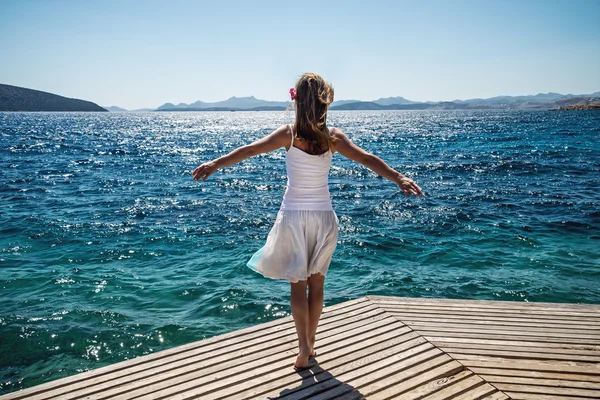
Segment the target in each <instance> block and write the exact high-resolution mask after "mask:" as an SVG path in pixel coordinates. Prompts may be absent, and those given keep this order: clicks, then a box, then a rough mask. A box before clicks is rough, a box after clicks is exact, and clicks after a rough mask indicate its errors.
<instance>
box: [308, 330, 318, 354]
mask: <svg viewBox="0 0 600 400" xmlns="http://www.w3.org/2000/svg"><path fill="white" fill-rule="evenodd" d="M315 339H316V338H315V336H314V335H313V337H311V338H310V341H309V344H310V356H311V357H316V356H317V352H316V351H315Z"/></svg>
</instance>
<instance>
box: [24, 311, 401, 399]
mask: <svg viewBox="0 0 600 400" xmlns="http://www.w3.org/2000/svg"><path fill="white" fill-rule="evenodd" d="M346 311H348V312H346V313H344V314H340V315H334V314H331V316H330V318H328V319H327V320H326V321H325V322H324V323H323V324H322V325H320V327H319V330H318V332H319V334H321V331H323V332H328V333H327V335H329V333H340V332H345V331H347V329H348V327H349V326H352V327H353V328H356V327H359V326H362V325H365V324H371V323H374V322H378V321H382V320H384V319H388V320H389V317H387V316H386V315H385V314H384V312H382V311H381V310H378V309H376V308H373V309H371V308H370V307H362V308H358V309H354V308H346ZM344 317H346V318H344ZM389 322H391V321H389ZM295 332H296V330H295V328H294V326H293V324H290V326H289V327H288V328H287V329H285V330H281V329H279V330H277V331H275V332H274V333H271V334H264V335H261V336H258V337H246V338H245V339H246V340H244V341H240V342H239V343H236V342H235V339H228V340H227V344H228V346H216V347H208V348H206V347H201V348H200V349H196V350H191V351H188V352H185V353H177V354H175V355H173V356H169V357H167V358H160V359H159V360H150V361H149V362H147V363H144V364H140V365H137V366H134V367H130V368H128V369H127V370H126V371H121V370H119V371H117V372H115V373H110V374H105V375H101V376H99V377H92V378H91V379H87V380H85V381H83V382H81V383H80V384H78V385H72V386H71V387H70V388H69V389H70V390H69V393H68V394H67V393H65V389H64V388H57V389H55V390H47V391H44V392H42V393H39V394H36V395H33V396H30V397H29V398H30V399H32V400H41V399H46V398H53V397H54V396H56V395H59V394H60V395H61V396H62V397H63V399H64V400H68V399H71V398H76V397H78V396H83V395H87V396H90V395H92V394H94V393H97V392H104V391H106V393H108V394H113V393H114V392H115V391H116V390H120V391H124V390H129V389H130V387H131V386H132V385H134V386H135V385H141V384H144V383H146V382H147V381H150V382H155V381H156V379H157V378H156V376H157V375H160V378H161V379H163V378H164V379H167V378H169V377H170V376H173V375H179V374H181V373H184V372H183V371H186V370H199V369H202V368H208V367H210V366H213V365H218V364H219V363H220V362H222V361H223V360H224V359H232V361H233V363H234V364H238V363H239V362H240V360H241V359H243V358H244V357H245V358H249V357H250V358H254V359H260V358H261V357H258V356H257V355H256V352H258V351H261V350H269V349H273V350H274V351H286V350H287V351H291V350H293V349H295V347H296V345H295V342H296V336H295ZM259 333H263V332H261V331H259ZM281 345H283V346H284V348H280V347H277V346H281ZM203 350H208V351H203ZM292 354H293V353H292ZM228 366H231V363H229V365H225V366H223V368H226V367H228ZM210 372H215V371H210V370H208V371H206V372H205V373H206V374H209V373H210ZM117 385H118V389H117V388H114V386H117ZM94 397H95V396H93V397H90V398H94Z"/></svg>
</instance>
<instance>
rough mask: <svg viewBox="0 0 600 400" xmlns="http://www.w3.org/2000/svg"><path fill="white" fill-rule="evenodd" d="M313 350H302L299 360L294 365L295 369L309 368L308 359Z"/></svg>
mask: <svg viewBox="0 0 600 400" xmlns="http://www.w3.org/2000/svg"><path fill="white" fill-rule="evenodd" d="M310 352H311V350H310V349H309V348H308V347H307V348H300V353H299V354H298V358H296V362H295V363H294V368H307V367H308V366H309V364H310V363H309V362H308V357H309V356H310Z"/></svg>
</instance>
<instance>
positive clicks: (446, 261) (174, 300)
mask: <svg viewBox="0 0 600 400" xmlns="http://www.w3.org/2000/svg"><path fill="white" fill-rule="evenodd" d="M292 117H293V115H292V113H285V112H237V113H231V112H229V113H211V112H206V113H140V114H118V113H117V114H86V113H79V114H78V113H0V200H1V203H0V204H1V205H2V207H1V208H0V271H1V275H0V278H1V279H0V283H1V284H0V393H5V392H8V391H12V390H16V389H18V388H22V387H28V386H32V385H35V384H39V383H43V382H47V381H50V380H53V379H57V378H60V377H64V376H67V375H71V374H74V373H76V372H81V371H85V370H88V369H91V368H97V367H100V366H103V365H106V364H109V363H114V362H117V361H121V360H125V359H128V358H132V357H135V356H139V355H143V354H148V353H151V352H156V351H159V350H163V349H166V348H169V347H173V346H177V345H181V344H183V343H188V342H191V341H195V340H199V339H203V338H206V337H210V336H214V335H217V334H221V333H224V332H228V331H231V330H235V329H239V328H242V327H246V326H249V325H253V324H256V323H260V322H264V321H268V320H272V319H275V318H279V317H283V316H286V315H289V314H290V308H289V304H288V290H289V289H288V284H287V283H285V282H279V281H271V280H268V279H265V278H263V277H262V276H260V275H258V274H256V273H255V272H253V271H252V270H250V269H248V268H247V267H246V266H245V265H246V262H247V261H248V259H249V257H250V256H251V255H252V254H253V252H254V251H256V250H257V249H259V248H260V247H261V246H262V244H263V241H264V239H265V237H266V235H267V233H268V231H269V229H270V227H271V224H272V223H273V221H274V218H275V215H276V213H277V210H278V207H279V203H280V201H281V196H282V194H283V190H284V187H285V162H284V150H280V151H277V152H274V153H271V154H267V155H262V156H258V157H256V158H254V159H251V160H247V161H246V162H244V163H242V164H239V165H236V166H233V167H230V168H227V169H225V170H223V171H219V172H217V173H216V174H215V175H213V176H212V177H211V178H210V179H209V181H207V182H205V183H199V182H195V181H193V180H192V178H191V174H190V173H191V171H192V170H193V169H194V168H195V167H196V166H197V165H198V164H199V163H201V162H202V161H206V160H209V159H212V158H214V157H217V156H220V155H223V154H225V153H227V152H229V151H230V150H232V149H234V148H235V147H236V146H239V145H241V144H244V143H248V142H250V141H252V140H255V139H257V138H259V137H261V136H263V135H265V134H267V133H269V132H270V131H272V130H273V129H275V128H276V127H278V126H279V125H281V124H283V123H288V122H291V119H292ZM330 125H332V126H338V127H340V128H342V129H343V130H344V131H346V132H347V134H348V135H349V136H350V137H351V139H352V140H353V141H354V142H355V143H357V144H358V145H360V146H362V147H364V148H365V149H367V150H368V151H371V152H373V153H375V154H376V155H378V156H380V157H381V158H383V159H384V160H386V161H387V162H388V163H389V164H390V165H391V166H393V167H394V168H397V169H398V170H400V171H401V172H403V173H405V174H406V175H407V176H409V177H412V178H413V179H415V181H416V182H417V183H418V184H419V185H420V186H421V187H422V188H423V190H424V191H425V196H424V197H423V198H416V199H413V198H411V199H409V200H407V199H406V198H405V197H404V195H403V194H402V193H400V192H399V191H398V190H397V188H395V187H394V185H393V184H392V183H391V182H389V181H386V180H384V179H382V178H378V177H377V176H375V175H374V174H373V173H371V172H370V171H368V170H367V169H365V168H364V167H362V166H359V165H357V164H353V163H352V162H350V161H348V160H345V159H343V157H341V156H340V155H335V156H334V161H333V167H332V171H331V176H330V186H331V193H332V196H333V203H334V208H335V209H336V212H337V214H338V217H339V219H340V229H341V231H340V240H339V244H338V248H337V251H336V253H335V254H334V260H333V262H332V265H331V267H330V270H329V274H328V276H327V280H326V288H325V291H326V295H325V297H326V298H325V302H326V304H327V305H331V304H335V303H338V302H341V301H345V300H348V299H352V298H357V297H361V296H364V295H367V294H381V295H395V296H411V297H445V298H468V299H497V300H513V301H532V302H533V301H550V302H567V303H577V302H582V303H600V264H599V259H600V250H599V249H600V140H599V138H600V113H599V112H594V111H590V112H586V111H573V112H550V111H527V112H525V111H518V112H517V111H511V112H505V111H456V112H454V111H443V112H432V111H425V112H410V111H397V112H370V111H369V112H331V113H330Z"/></svg>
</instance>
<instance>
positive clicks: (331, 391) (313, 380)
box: [269, 358, 363, 400]
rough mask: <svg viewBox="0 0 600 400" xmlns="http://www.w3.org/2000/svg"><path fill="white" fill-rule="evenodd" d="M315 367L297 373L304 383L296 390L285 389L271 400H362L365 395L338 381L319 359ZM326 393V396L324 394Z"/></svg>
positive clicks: (315, 360)
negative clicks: (340, 399)
mask: <svg viewBox="0 0 600 400" xmlns="http://www.w3.org/2000/svg"><path fill="white" fill-rule="evenodd" d="M313 364H314V365H312V366H311V367H309V368H307V369H305V370H300V371H296V373H297V374H298V375H299V376H300V377H301V378H302V383H301V384H300V385H298V386H296V387H294V388H286V389H283V390H282V391H281V392H280V393H279V396H277V397H269V399H285V400H291V399H296V398H302V399H304V398H307V397H312V396H317V395H319V394H324V395H325V396H326V398H333V397H338V396H344V399H360V398H363V395H362V394H361V393H360V392H358V391H357V390H356V389H355V388H354V387H353V386H352V385H349V384H348V383H345V382H342V381H340V380H338V379H337V378H336V377H335V376H333V374H332V373H330V372H329V371H327V370H325V369H323V368H322V367H321V366H320V365H319V362H318V361H317V359H316V358H315V359H314V363H313ZM324 392H326V394H325V393H324Z"/></svg>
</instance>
